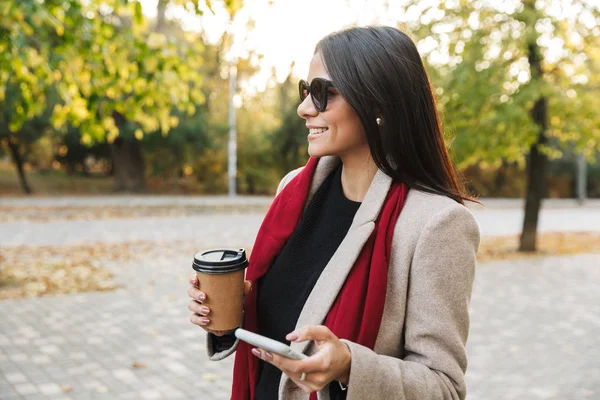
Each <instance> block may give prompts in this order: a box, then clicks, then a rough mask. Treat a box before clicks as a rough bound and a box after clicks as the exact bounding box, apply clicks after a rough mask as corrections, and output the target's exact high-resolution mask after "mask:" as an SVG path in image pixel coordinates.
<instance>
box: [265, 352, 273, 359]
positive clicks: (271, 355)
mask: <svg viewBox="0 0 600 400" xmlns="http://www.w3.org/2000/svg"><path fill="white" fill-rule="evenodd" d="M265 359H267V360H269V361H271V360H272V359H273V354H271V353H269V352H268V351H265Z"/></svg>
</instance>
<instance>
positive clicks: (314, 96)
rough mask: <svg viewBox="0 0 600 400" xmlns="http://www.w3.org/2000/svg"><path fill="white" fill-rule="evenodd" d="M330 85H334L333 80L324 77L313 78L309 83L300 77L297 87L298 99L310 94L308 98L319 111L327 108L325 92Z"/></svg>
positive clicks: (302, 99) (301, 99)
mask: <svg viewBox="0 0 600 400" xmlns="http://www.w3.org/2000/svg"><path fill="white" fill-rule="evenodd" d="M330 87H335V86H334V84H333V82H331V81H329V80H327V79H324V78H314V79H313V80H312V81H311V82H310V84H309V83H308V82H306V81H305V80H304V79H300V82H299V83H298V89H299V91H300V101H304V99H306V98H307V97H308V95H309V94H310V98H311V100H312V102H313V104H314V105H315V108H316V109H317V110H319V112H323V111H325V109H326V108H327V93H328V89H329V88H330Z"/></svg>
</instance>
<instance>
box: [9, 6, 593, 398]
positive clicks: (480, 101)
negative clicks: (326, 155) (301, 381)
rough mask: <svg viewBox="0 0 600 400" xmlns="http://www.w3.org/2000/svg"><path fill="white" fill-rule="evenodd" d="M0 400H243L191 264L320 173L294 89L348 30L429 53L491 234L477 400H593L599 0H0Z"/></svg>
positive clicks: (456, 153) (482, 294)
mask: <svg viewBox="0 0 600 400" xmlns="http://www.w3.org/2000/svg"><path fill="white" fill-rule="evenodd" d="M0 18H1V19H0V144H1V145H0V196H1V198H0V312H1V314H2V318H0V398H2V399H5V398H7V399H9V398H10V399H12V398H19V399H21V398H25V399H29V398H32V399H33V398H74V399H80V398H81V399H84V398H85V399H88V398H97V397H102V398H144V399H154V398H189V397H195V398H198V395H200V398H203V399H224V398H228V396H229V387H230V380H231V362H232V360H227V361H224V362H222V363H210V362H208V361H207V360H206V356H205V355H204V353H203V343H204V337H203V335H202V333H201V331H200V329H199V328H197V327H194V326H192V325H191V324H190V323H189V322H188V321H187V318H188V317H189V316H188V311H187V307H186V303H187V301H186V291H187V288H186V282H187V276H188V275H189V272H190V271H191V268H190V267H191V257H192V256H193V255H194V253H195V252H196V251H200V250H201V249H206V248H210V247H219V246H234V247H239V246H245V247H247V248H248V249H251V247H252V243H253V240H254V237H255V236H256V232H257V230H258V227H259V226H260V222H261V221H262V217H263V216H264V213H265V212H266V210H267V208H268V206H269V204H270V202H271V200H272V198H273V195H274V193H275V189H276V187H277V184H278V183H279V180H280V179H281V177H283V176H284V175H285V173H287V172H288V171H290V170H292V169H294V168H297V167H299V166H302V165H304V164H305V163H306V161H307V157H308V156H307V152H306V149H307V145H306V135H307V131H306V128H305V126H304V121H303V120H302V119H301V118H299V117H298V116H297V114H296V107H297V105H298V91H297V82H298V80H299V79H301V78H306V75H307V71H308V66H309V62H310V59H311V58H312V54H313V50H314V46H315V45H316V43H317V42H318V40H319V39H320V38H322V37H323V36H325V35H326V34H328V33H330V32H332V31H335V30H338V29H342V28H344V27H346V26H352V25H368V24H384V25H392V26H396V27H398V28H400V29H401V30H403V31H404V32H406V33H407V34H408V35H409V36H410V37H411V38H412V39H413V40H414V41H415V43H416V44H417V46H418V48H419V51H420V53H421V55H422V57H423V60H424V62H425V64H426V66H427V69H428V73H429V76H430V79H431V81H432V84H433V86H434V88H435V95H436V98H437V102H438V107H439V110H440V112H441V117H442V124H443V131H444V135H445V139H446V142H447V144H448V146H449V148H450V150H451V154H452V157H453V158H454V161H455V163H456V165H457V166H458V169H459V170H460V172H461V173H462V175H463V176H464V179H465V184H466V187H467V188H468V190H469V191H470V192H471V193H472V194H474V195H476V196H478V197H479V198H480V200H481V201H482V203H483V204H484V205H485V206H486V207H485V208H483V207H481V206H479V205H475V204H471V205H469V207H470V208H471V209H472V211H473V213H474V214H475V216H476V218H477V219H478V222H479V223H480V227H481V230H482V245H481V249H480V253H479V256H478V257H479V268H478V276H477V279H476V282H475V288H474V294H473V301H472V317H473V321H472V329H471V338H470V339H469V348H468V350H469V357H470V366H469V371H468V373H467V383H468V384H469V396H468V398H469V399H512V398H515V399H517V398H518V399H537V398H540V399H545V398H562V399H587V398H600V378H599V377H600V363H599V362H598V361H597V360H598V359H599V357H598V356H600V352H599V349H600V341H599V339H598V337H599V335H598V333H600V311H599V309H598V306H597V304H600V295H599V294H598V293H600V269H598V266H599V265H600V254H599V253H600V164H599V162H598V161H599V155H600V111H599V110H600V100H598V99H599V98H600V1H598V0H537V1H533V0H522V1H517V0H506V1H502V2H495V1H487V0H477V1H470V0H398V1H385V0H370V1H367V0H328V1H326V2H324V1H317V0H304V1H291V0H245V1H243V0H211V1H209V0H190V1H188V0H139V1H136V0H79V1H76V0H18V1H17V0H4V1H0Z"/></svg>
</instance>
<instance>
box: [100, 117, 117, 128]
mask: <svg viewBox="0 0 600 400" xmlns="http://www.w3.org/2000/svg"><path fill="white" fill-rule="evenodd" d="M101 124H102V127H103V128H104V129H106V130H107V131H108V130H111V129H112V128H116V125H115V120H114V119H113V117H104V118H103V119H102V122H101Z"/></svg>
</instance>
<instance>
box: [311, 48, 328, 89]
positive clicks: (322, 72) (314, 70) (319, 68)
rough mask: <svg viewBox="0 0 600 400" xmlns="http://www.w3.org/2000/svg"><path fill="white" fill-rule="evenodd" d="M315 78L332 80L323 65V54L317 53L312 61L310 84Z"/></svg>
mask: <svg viewBox="0 0 600 400" xmlns="http://www.w3.org/2000/svg"><path fill="white" fill-rule="evenodd" d="M313 78H326V79H330V77H329V74H328V73H327V70H326V69H325V63H323V59H322V58H321V53H316V54H315V55H314V56H313V58H312V60H311V61H310V66H309V69H308V77H307V79H308V81H309V82H310V81H312V80H313Z"/></svg>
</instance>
